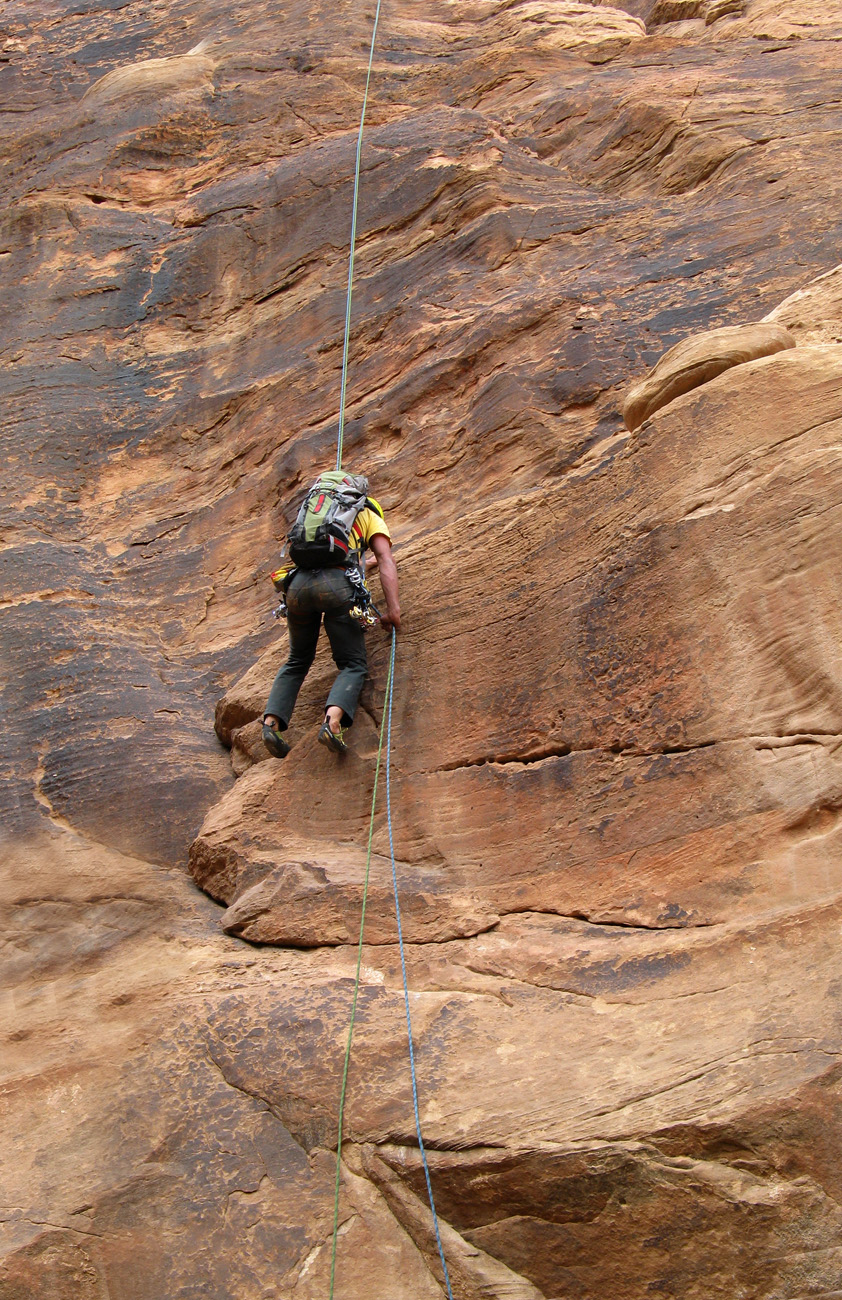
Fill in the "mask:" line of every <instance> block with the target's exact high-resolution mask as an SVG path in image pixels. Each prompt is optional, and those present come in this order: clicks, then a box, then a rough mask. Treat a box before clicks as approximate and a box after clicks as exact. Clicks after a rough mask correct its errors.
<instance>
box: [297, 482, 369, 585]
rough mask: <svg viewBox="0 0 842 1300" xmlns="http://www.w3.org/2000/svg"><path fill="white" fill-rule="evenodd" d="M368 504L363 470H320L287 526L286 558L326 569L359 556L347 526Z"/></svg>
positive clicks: (351, 525) (308, 567)
mask: <svg viewBox="0 0 842 1300" xmlns="http://www.w3.org/2000/svg"><path fill="white" fill-rule="evenodd" d="M369 504H373V503H371V502H369V498H368V479H367V478H366V477H365V475H364V474H346V473H344V471H343V470H341V469H336V470H328V471H327V472H326V473H325V474H320V475H319V477H318V478H317V479H316V481H315V483H314V484H313V486H312V487H311V488H310V490H309V492H308V493H307V495H306V497H305V498H304V500H303V501H302V503H301V509H300V510H299V511H298V516H297V518H296V520H295V523H294V524H293V526H292V528H291V529H290V532H289V536H288V538H287V543H288V545H289V555H290V559H292V560H294V561H295V563H296V564H297V565H298V567H299V568H301V569H328V568H333V567H334V566H336V565H341V564H348V563H349V562H353V561H354V560H355V559H357V558H359V557H358V555H357V552H356V549H355V547H354V544H353V541H352V539H351V529H352V528H353V527H354V522H355V520H356V518H357V515H358V514H359V513H360V511H361V510H363V509H364V508H365V506H366V505H369ZM379 513H380V511H379V510H378V514H379Z"/></svg>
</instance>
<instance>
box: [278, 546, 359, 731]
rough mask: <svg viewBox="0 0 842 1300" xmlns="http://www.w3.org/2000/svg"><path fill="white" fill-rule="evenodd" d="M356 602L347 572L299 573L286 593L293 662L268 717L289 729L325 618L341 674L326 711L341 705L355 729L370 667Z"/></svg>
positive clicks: (284, 670)
mask: <svg viewBox="0 0 842 1300" xmlns="http://www.w3.org/2000/svg"><path fill="white" fill-rule="evenodd" d="M355 603H356V595H355V593H354V588H353V587H352V586H351V583H350V580H349V579H348V578H347V577H346V575H345V571H344V569H299V570H298V571H297V572H296V573H295V574H293V578H292V582H291V583H290V584H289V587H288V588H287V593H286V605H287V611H288V613H287V627H288V629H289V658H288V659H287V661H286V663H285V664H284V666H283V668H282V669H281V671H280V672H279V673H278V675H277V677H276V678H275V680H274V682H273V684H272V689H271V691H270V692H269V702H268V704H267V705H266V713H271V714H272V715H273V716H274V717H276V718H278V720H279V722H280V725H281V730H282V731H285V730H286V728H287V727H288V726H289V720H290V718H291V717H292V710H293V709H294V707H295V701H296V700H297V698H298V692H299V691H300V690H301V684H302V682H303V681H304V678H305V677H306V676H307V673H308V672H309V670H310V667H311V665H312V663H313V660H314V658H315V657H316V645H317V643H318V640H319V628H320V627H321V623H322V616H324V622H325V631H326V632H327V637H328V640H329V642H330V650H331V654H332V655H333V662H334V663H335V664H336V667H337V668H338V669H339V675H338V677H337V678H336V681H335V682H334V683H333V686H332V687H331V691H330V694H329V695H328V697H327V704H326V705H325V708H330V706H331V705H334V704H336V705H338V706H339V708H340V709H342V712H343V714H344V715H345V716H344V717H343V719H342V724H343V726H346V727H350V725H351V723H352V722H353V721H354V714H355V713H356V711H357V700H358V699H359V697H360V691H361V690H362V688H363V682H364V681H365V677H366V673H367V671H368V664H367V661H366V653H365V633H364V632H363V629H362V628H361V626H360V624H359V623H357V622H356V621H355V620H354V619H353V618H351V616H350V614H349V613H348V610H349V609H350V608H351V606H352V605H354V604H355Z"/></svg>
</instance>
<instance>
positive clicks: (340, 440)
mask: <svg viewBox="0 0 842 1300" xmlns="http://www.w3.org/2000/svg"><path fill="white" fill-rule="evenodd" d="M380 5H381V0H377V9H376V11H375V14H374V28H373V30H372V33H371V49H370V50H369V54H368V72H367V73H366V76H365V92H364V94H363V107H362V112H361V113H360V129H359V132H358V134H357V161H356V166H355V168H354V201H353V204H352V206H351V254H350V257H349V259H348V296H347V298H346V301H345V341H344V343H343V345H342V383H341V385H340V388H339V433H338V435H337V440H336V468H337V469H341V468H342V452H343V449H344V441H345V394H346V391H347V388H348V349H349V347H350V342H351V294H352V292H353V287H354V254H355V251H356V244H357V202H358V199H359V196H360V158H361V157H362V149H363V127H364V126H365V110H366V105H367V104H368V85H369V82H370V81H371V69H372V66H373V64H374V43H375V41H376V40H377V24H378V22H379V21H380Z"/></svg>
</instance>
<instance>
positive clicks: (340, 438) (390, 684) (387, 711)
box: [329, 0, 453, 1300]
mask: <svg viewBox="0 0 842 1300" xmlns="http://www.w3.org/2000/svg"><path fill="white" fill-rule="evenodd" d="M381 3H382V0H377V8H376V10H375V14H374V27H373V30H372V33H371V48H370V50H369V55H368V71H367V72H366V78H365V91H364V93H363V106H362V112H361V113H360V129H359V132H358V134H357V156H356V163H355V167H354V198H353V203H352V208H351V251H350V256H349V258H348V293H347V297H346V301H345V338H344V342H343V345H342V381H341V385H340V390H339V430H338V434H337V441H336V468H337V470H341V468H342V452H343V450H344V435H345V398H346V395H347V390H348V352H349V348H350V340H351V298H352V294H353V288H354V256H355V252H356V242H357V207H358V202H359V193H360V161H361V158H362V147H363V128H364V126H365V111H366V107H367V105H368V88H369V84H370V82H371V69H372V67H373V65H374V47H375V42H376V40H377V24H378V22H379V21H380V7H381ZM395 643H396V633H395V629H394V628H392V645H391V651H390V654H389V671H388V674H387V677H386V698H385V701H384V707H383V717H382V719H381V723H380V739H379V743H378V747H377V764H376V767H375V770H374V789H373V791H372V796H371V817H370V819H369V828H368V849H367V852H366V863H365V878H364V882H363V901H362V911H361V915H360V933H359V940H358V943H357V968H356V975H355V978H354V994H353V999H352V1003H351V1021H350V1024H349V1026H348V1037H347V1041H346V1044H345V1059H344V1063H343V1067H342V1086H341V1089H340V1095H339V1123H338V1129H337V1140H336V1174H335V1179H334V1192H333V1241H332V1246H331V1258H330V1293H329V1300H333V1293H334V1285H335V1281H336V1251H337V1241H338V1235H339V1188H340V1176H341V1168H342V1137H343V1131H344V1117H345V1097H346V1094H347V1088H348V1070H349V1066H350V1061H351V1044H352V1042H353V1037H354V1024H355V1021H356V1015H357V1003H358V1001H359V993H360V978H361V970H362V954H363V935H364V931H365V912H366V904H367V902H368V886H369V876H370V872H371V846H372V839H373V835H374V813H375V808H376V806H377V784H378V780H379V777H380V762H381V755H382V752H383V735H384V729H385V731H386V820H387V822H388V826H389V855H390V858H391V863H392V885H393V890H394V896H395V918H396V920H397V926H398V943H399V945H400V955H401V973H402V977H403V998H404V1006H405V1008H406V1030H407V1036H408V1039H409V1069H410V1075H411V1078H412V1106H413V1110H414V1113H415V1132H416V1134H417V1136H418V1150H419V1151H420V1153H421V1162H422V1164H423V1166H424V1178H425V1179H426V1183H427V1196H428V1199H429V1202H430V1211H431V1213H432V1216H433V1227H434V1229H435V1234H436V1245H437V1246H438V1252H439V1259H440V1260H441V1266H442V1271H443V1274H444V1284H445V1287H446V1288H447V1295H448V1300H453V1291H452V1290H451V1286H450V1275H449V1273H448V1271H447V1262H446V1260H445V1257H444V1249H443V1247H442V1244H441V1230H440V1228H439V1220H438V1215H437V1214H436V1204H435V1200H434V1199H433V1187H432V1183H431V1182H430V1169H429V1165H428V1164H427V1153H426V1151H425V1150H424V1140H423V1138H422V1136H421V1117H420V1114H419V1109H418V1079H417V1075H416V1070H415V1050H414V1047H413V1043H412V1018H411V1015H410V1009H409V985H408V983H407V978H406V954H405V952H404V944H403V930H402V926H401V908H400V900H399V898H398V875H397V868H396V865H395V846H394V836H393V832H392V800H391V783H390V773H389V759H390V753H391V745H392V699H393V695H394V679H395Z"/></svg>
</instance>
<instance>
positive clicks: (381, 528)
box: [351, 506, 392, 551]
mask: <svg viewBox="0 0 842 1300" xmlns="http://www.w3.org/2000/svg"><path fill="white" fill-rule="evenodd" d="M378 533H380V534H381V535H382V536H383V537H388V539H389V541H390V542H391V540H392V534H391V533H390V532H389V527H388V525H387V523H386V521H385V519H381V518H380V515H379V514H378V513H377V511H376V510H372V509H371V507H370V506H363V508H362V510H361V511H360V513H359V514H358V515H357V517H356V519H355V520H354V527H353V528H352V529H351V545H352V546H353V547H354V549H355V550H363V551H364V550H365V548H366V547H367V546H370V545H371V539H372V537H376V536H377V534H378Z"/></svg>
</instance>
